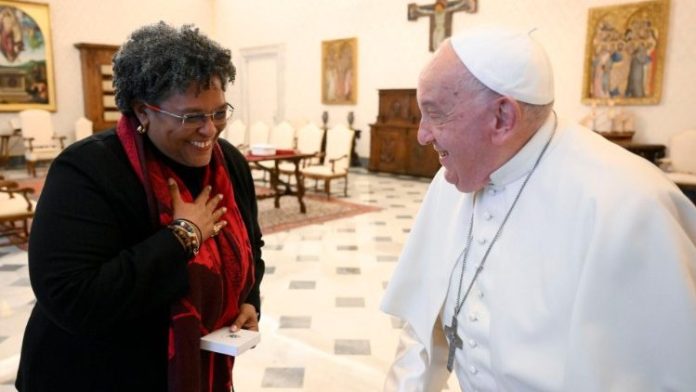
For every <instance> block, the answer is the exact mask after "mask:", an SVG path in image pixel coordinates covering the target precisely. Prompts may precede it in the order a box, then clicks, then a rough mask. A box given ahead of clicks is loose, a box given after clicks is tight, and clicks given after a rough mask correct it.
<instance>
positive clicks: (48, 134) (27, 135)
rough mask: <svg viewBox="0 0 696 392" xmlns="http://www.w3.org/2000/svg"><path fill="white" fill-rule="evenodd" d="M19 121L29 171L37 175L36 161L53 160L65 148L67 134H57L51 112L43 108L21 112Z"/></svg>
mask: <svg viewBox="0 0 696 392" xmlns="http://www.w3.org/2000/svg"><path fill="white" fill-rule="evenodd" d="M19 122H20V127H21V129H22V138H23V139H24V159H25V161H26V163H27V172H28V173H29V174H31V175H32V176H34V177H36V163H37V162H39V161H51V160H53V159H54V158H55V157H57V156H58V154H59V153H60V151H61V150H62V149H63V148H64V140H65V136H56V135H55V133H54V131H53V122H52V121H51V114H50V113H49V112H48V111H46V110H42V109H28V110H23V111H21V112H19Z"/></svg>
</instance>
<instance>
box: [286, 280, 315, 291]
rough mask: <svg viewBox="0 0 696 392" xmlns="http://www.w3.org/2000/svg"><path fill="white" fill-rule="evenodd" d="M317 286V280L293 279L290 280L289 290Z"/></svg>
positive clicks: (311, 288) (310, 288)
mask: <svg viewBox="0 0 696 392" xmlns="http://www.w3.org/2000/svg"><path fill="white" fill-rule="evenodd" d="M316 287H317V282H313V281H309V280H293V281H292V282H290V289H291V290H314V289H315V288H316Z"/></svg>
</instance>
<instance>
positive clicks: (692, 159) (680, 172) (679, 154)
mask: <svg viewBox="0 0 696 392" xmlns="http://www.w3.org/2000/svg"><path fill="white" fill-rule="evenodd" d="M660 166H661V167H662V169H663V170H665V171H666V174H667V177H669V179H670V180H672V181H674V183H676V184H677V186H679V188H681V189H682V190H683V191H684V192H685V193H686V194H687V195H688V196H690V197H691V198H692V199H694V197H695V196H696V129H690V130H686V131H681V132H678V133H677V134H675V135H674V136H672V138H671V139H670V141H669V157H668V158H663V159H661V160H660ZM694 202H695V203H696V200H694Z"/></svg>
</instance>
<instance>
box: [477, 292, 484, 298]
mask: <svg viewBox="0 0 696 392" xmlns="http://www.w3.org/2000/svg"><path fill="white" fill-rule="evenodd" d="M476 295H478V297H479V298H483V291H481V290H478V292H477V293H476Z"/></svg>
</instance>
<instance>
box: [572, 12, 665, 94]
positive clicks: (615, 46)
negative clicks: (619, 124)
mask: <svg viewBox="0 0 696 392" xmlns="http://www.w3.org/2000/svg"><path fill="white" fill-rule="evenodd" d="M668 15H669V0H655V1H646V2H642V3H631V4H622V5H617V6H609V7H598V8H591V9H590V10H589V14H588V23H587V42H586V45H585V71H584V73H583V87H582V102H583V103H586V104H591V103H599V104H602V105H604V104H606V103H607V102H609V101H610V100H611V101H612V102H613V104H616V105H636V104H638V105H642V104H656V103H659V102H660V96H661V93H662V73H663V69H664V58H665V47H666V46H667V30H668Z"/></svg>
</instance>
